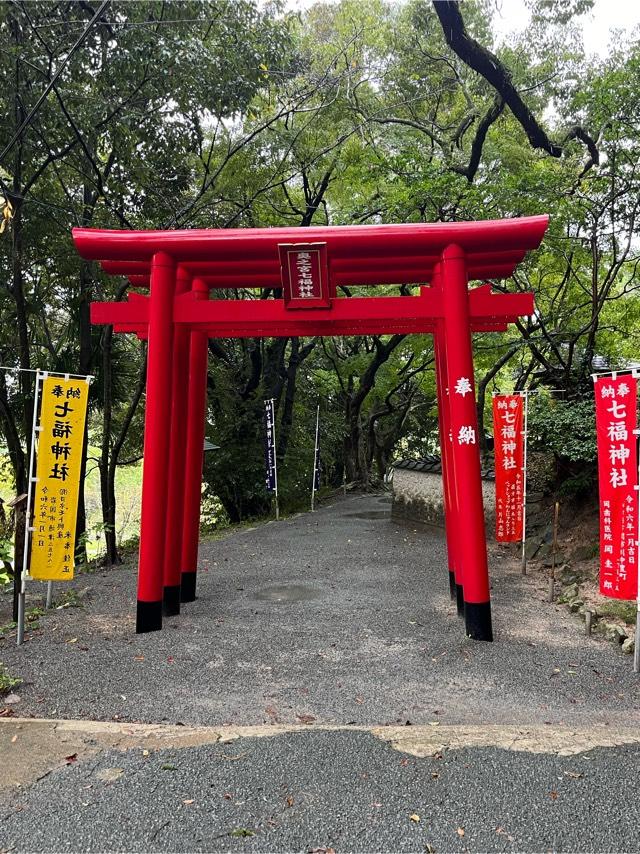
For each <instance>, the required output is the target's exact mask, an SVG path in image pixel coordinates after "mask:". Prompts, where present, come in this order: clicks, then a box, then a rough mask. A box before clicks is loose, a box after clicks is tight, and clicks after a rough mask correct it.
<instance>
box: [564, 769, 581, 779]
mask: <svg viewBox="0 0 640 854" xmlns="http://www.w3.org/2000/svg"><path fill="white" fill-rule="evenodd" d="M564 773H565V777H573V779H574V780H579V779H580V777H584V774H580V772H579V771H565V772H564Z"/></svg>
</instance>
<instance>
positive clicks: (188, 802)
mask: <svg viewBox="0 0 640 854" xmlns="http://www.w3.org/2000/svg"><path fill="white" fill-rule="evenodd" d="M182 803H183V804H194V803H195V799H194V798H186V800H184V801H183V802H182Z"/></svg>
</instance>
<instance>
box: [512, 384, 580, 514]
mask: <svg viewBox="0 0 640 854" xmlns="http://www.w3.org/2000/svg"><path fill="white" fill-rule="evenodd" d="M528 432H529V442H530V447H531V449H532V450H533V451H534V452H535V451H538V452H540V453H542V454H544V455H553V457H554V459H555V461H556V482H557V483H558V485H559V494H560V495H565V496H568V497H571V496H581V495H586V494H589V492H590V491H591V490H592V489H593V487H594V485H595V482H596V478H597V470H596V451H597V449H596V431H595V410H594V403H593V399H586V400H580V399H578V400H556V399H554V398H550V397H548V396H546V395H540V396H539V397H535V396H534V397H532V399H531V403H530V407H529V419H528Z"/></svg>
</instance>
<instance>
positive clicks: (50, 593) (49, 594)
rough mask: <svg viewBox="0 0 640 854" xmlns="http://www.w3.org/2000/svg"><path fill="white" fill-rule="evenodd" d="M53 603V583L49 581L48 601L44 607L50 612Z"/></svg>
mask: <svg viewBox="0 0 640 854" xmlns="http://www.w3.org/2000/svg"><path fill="white" fill-rule="evenodd" d="M52 603H53V581H47V599H46V601H45V604H44V607H45V608H46V609H47V610H49V608H50V607H51V605H52Z"/></svg>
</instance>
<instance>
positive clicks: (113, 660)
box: [0, 496, 640, 726]
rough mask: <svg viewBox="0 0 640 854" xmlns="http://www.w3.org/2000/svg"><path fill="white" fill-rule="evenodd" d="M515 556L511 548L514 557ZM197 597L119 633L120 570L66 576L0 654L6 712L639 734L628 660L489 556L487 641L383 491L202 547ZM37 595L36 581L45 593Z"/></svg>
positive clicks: (435, 546) (130, 576) (536, 584)
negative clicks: (144, 629) (394, 516)
mask: <svg viewBox="0 0 640 854" xmlns="http://www.w3.org/2000/svg"><path fill="white" fill-rule="evenodd" d="M514 554H515V553H514ZM201 557H202V572H201V573H200V577H199V581H198V595H199V598H198V600H197V601H196V602H194V603H190V604H188V605H184V606H183V612H182V614H181V615H180V616H179V617H177V618H170V619H166V620H165V628H164V629H163V630H162V631H161V632H154V633H151V634H147V635H137V636H136V634H135V632H134V614H135V571H134V569H133V568H132V567H125V568H120V569H115V570H111V571H109V572H104V573H102V574H96V575H81V576H79V577H78V578H77V580H75V581H74V582H73V589H75V590H76V591H78V592H80V593H84V596H83V598H82V599H81V602H82V607H79V608H68V609H65V610H61V611H55V612H53V613H52V614H49V615H47V616H46V617H45V618H43V619H42V620H41V622H40V625H41V629H39V630H38V631H36V632H30V633H29V634H28V636H27V637H28V641H27V643H25V645H24V646H23V647H22V648H21V649H17V648H16V647H15V641H14V638H13V637H10V636H9V637H8V638H7V639H6V640H4V641H3V642H2V643H1V645H0V660H1V661H3V662H4V663H5V665H6V666H7V667H8V668H9V669H10V670H11V671H12V672H15V673H17V674H19V675H20V676H22V678H23V679H24V684H23V685H22V686H20V688H19V689H18V692H17V693H18V695H19V696H20V698H21V701H20V703H19V704H18V705H16V706H15V712H16V713H17V714H19V715H22V716H26V715H35V716H37V717H59V718H93V719H100V720H130V721H147V722H155V723H159V722H162V721H166V722H170V723H177V722H182V723H186V724H203V725H218V724H225V723H226V724H261V723H297V722H300V720H301V719H302V720H303V721H305V722H306V721H307V720H308V719H309V717H310V718H312V719H313V720H314V721H315V722H317V723H335V724H351V723H357V724H365V725H368V724H374V723H375V724H397V723H401V724H404V723H406V722H407V721H409V722H410V723H412V724H426V723H429V722H432V721H434V720H438V721H440V722H442V723H446V724H451V723H507V724H511V723H523V724H531V723H545V722H550V723H553V724H567V725H573V724H576V725H578V724H585V725H596V724H608V725H620V726H634V725H635V726H637V725H640V702H639V700H640V692H639V691H638V680H637V678H636V677H635V676H634V674H633V672H632V666H631V660H630V656H622V655H620V654H619V652H618V650H616V649H614V647H613V646H612V644H611V643H608V642H605V641H602V640H599V639H597V638H593V639H587V638H585V637H584V634H583V631H582V628H581V625H580V623H579V621H578V619H577V618H575V617H574V616H572V615H571V614H569V613H568V612H567V610H566V608H564V606H560V605H559V606H554V605H549V604H548V603H546V602H545V601H544V600H545V595H546V590H545V587H546V583H545V582H543V581H541V580H538V581H536V580H535V579H534V578H527V579H523V578H522V576H521V575H520V572H519V566H518V563H517V561H514V560H512V561H506V560H504V559H502V560H499V559H496V558H494V559H493V561H492V567H491V571H492V579H493V590H492V595H493V616H494V625H495V636H496V640H495V642H494V643H493V644H488V643H478V642H474V641H470V640H468V639H466V638H465V636H464V629H463V625H462V621H461V620H460V619H459V617H458V616H457V615H456V613H455V608H454V607H453V606H452V604H451V602H450V600H449V595H448V585H447V578H446V571H445V558H444V539H443V536H442V534H441V532H439V531H437V530H436V529H429V530H420V531H413V530H412V529H411V528H405V527H400V526H398V525H395V524H394V523H392V522H391V521H390V518H389V504H388V503H387V500H386V498H384V497H381V496H365V497H353V498H348V499H347V500H344V501H338V502H336V503H335V504H334V505H332V506H324V507H321V508H320V509H319V510H318V511H317V512H316V513H314V514H313V515H312V514H306V515H302V516H298V517H296V518H293V519H290V520H287V521H284V522H281V523H279V524H276V523H271V524H265V525H261V526H259V527H256V528H253V529H250V530H244V531H242V532H238V533H235V534H232V535H230V536H228V537H227V538H225V539H223V540H220V541H217V542H211V543H208V544H204V545H203V546H202V549H201ZM43 587H44V586H43Z"/></svg>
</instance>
